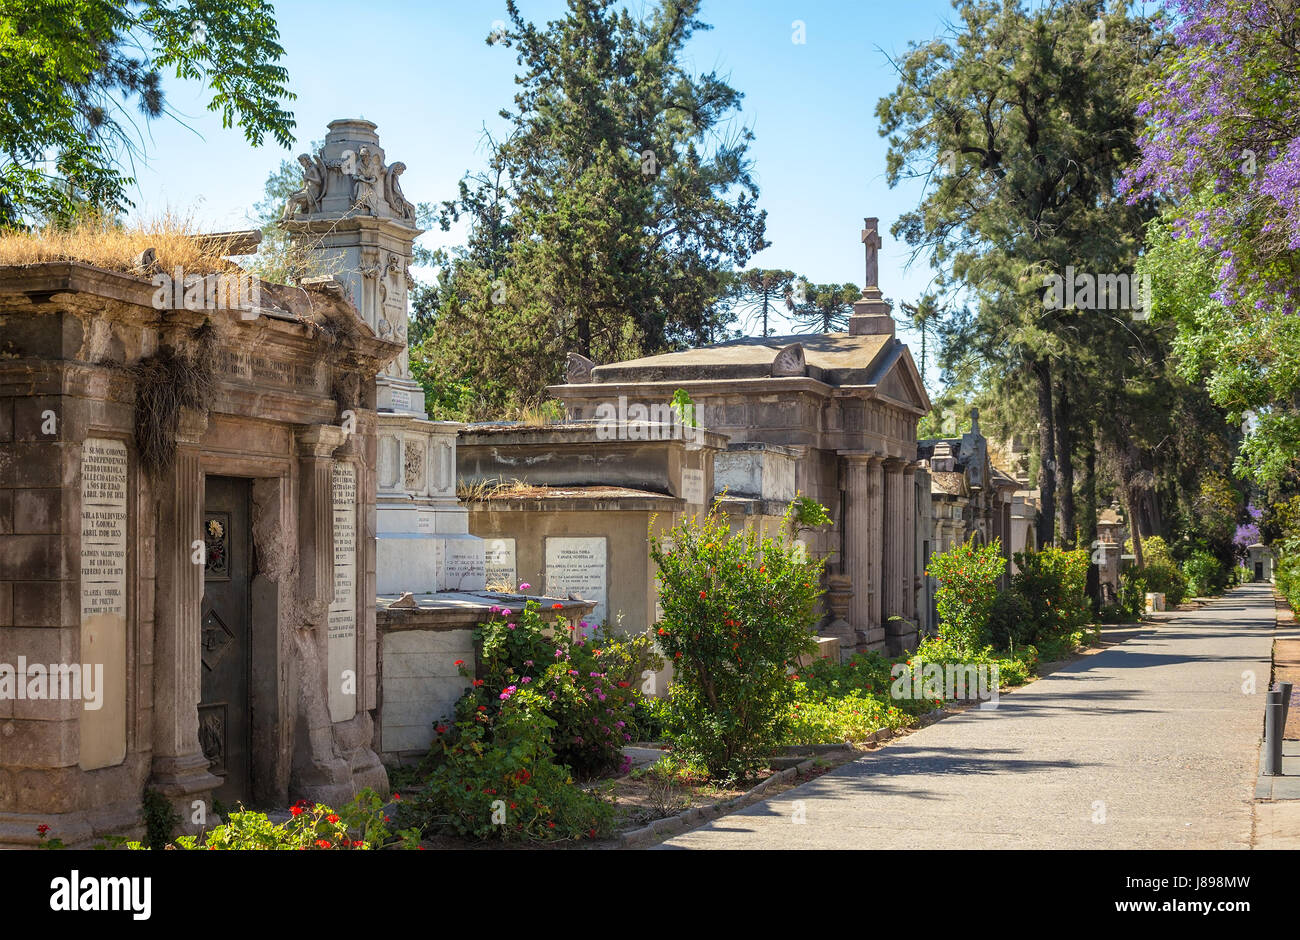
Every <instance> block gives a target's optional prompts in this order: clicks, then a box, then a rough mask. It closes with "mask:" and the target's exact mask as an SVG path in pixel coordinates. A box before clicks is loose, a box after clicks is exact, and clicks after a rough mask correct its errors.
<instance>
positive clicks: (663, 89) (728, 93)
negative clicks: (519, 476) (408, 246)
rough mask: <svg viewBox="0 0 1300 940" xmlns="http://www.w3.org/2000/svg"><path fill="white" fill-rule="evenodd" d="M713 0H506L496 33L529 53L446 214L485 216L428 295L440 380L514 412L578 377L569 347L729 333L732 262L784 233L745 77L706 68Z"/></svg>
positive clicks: (622, 348) (583, 349)
mask: <svg viewBox="0 0 1300 940" xmlns="http://www.w3.org/2000/svg"><path fill="white" fill-rule="evenodd" d="M699 8H700V0H664V2H662V3H659V4H656V5H654V6H653V7H652V8H650V9H649V11H648V12H646V13H645V14H644V15H642V14H640V13H635V12H632V11H631V10H629V9H627V8H626V5H624V4H621V3H618V2H617V0H570V2H569V3H568V8H567V10H566V11H565V12H564V13H563V14H562V15H560V16H557V17H555V18H554V19H552V20H550V21H549V22H547V23H546V24H545V25H544V26H538V25H535V24H533V23H530V22H528V21H526V20H525V19H524V18H523V16H522V15H521V14H520V12H519V9H518V6H517V5H516V3H515V2H514V0H509V2H508V3H507V4H506V10H507V20H508V24H507V26H506V27H505V28H504V29H503V30H501V31H500V32H499V34H498V35H496V36H495V37H494V38H493V39H492V43H493V44H497V43H499V44H501V45H504V46H505V47H506V48H507V49H509V50H510V52H511V54H512V57H514V58H516V60H517V62H518V64H519V75H518V78H517V83H518V86H519V87H518V91H517V94H516V95H515V99H514V102H513V106H512V107H510V108H508V109H507V110H506V111H504V112H503V114H504V115H505V117H506V119H507V120H508V121H509V122H510V131H509V134H508V135H507V136H506V137H505V138H504V139H502V140H499V141H497V140H492V139H489V140H488V145H489V156H488V160H487V165H486V167H485V168H484V169H483V170H481V171H480V172H478V173H476V174H475V175H473V176H469V177H466V179H465V180H463V181H462V184H461V186H460V191H459V194H458V195H457V197H456V198H455V199H452V200H450V201H448V202H446V203H444V204H443V205H442V207H441V211H440V212H439V213H438V215H437V217H436V218H430V219H429V221H430V222H434V223H435V224H441V225H442V226H443V227H444V229H447V228H449V227H450V225H451V224H452V223H453V222H454V221H456V220H457V219H459V218H462V217H468V219H469V222H470V233H469V239H468V243H467V244H466V245H464V246H463V247H460V248H457V249H455V250H453V251H452V252H451V253H450V255H449V257H447V258H446V264H445V265H444V266H443V271H442V274H441V277H440V280H439V283H438V285H437V286H436V287H434V288H432V289H431V290H430V291H428V292H427V293H424V294H422V295H420V296H419V297H418V298H417V301H418V306H419V308H420V309H418V310H417V317H416V319H417V321H425V320H427V321H429V322H431V323H432V329H431V331H430V332H429V334H428V337H427V339H426V340H425V342H424V343H423V344H422V345H421V346H420V347H419V348H417V349H415V350H413V352H412V358H413V359H419V360H423V362H424V369H425V375H426V376H427V377H428V380H429V381H430V383H431V384H433V385H434V386H440V385H452V386H455V387H457V388H465V387H468V388H472V389H474V390H475V392H474V394H475V407H476V408H481V409H483V410H485V411H488V410H492V409H495V410H497V411H498V412H499V411H501V410H504V409H505V408H507V407H509V406H510V405H517V404H518V403H519V402H520V401H526V400H530V399H534V398H537V397H539V396H540V395H541V394H542V392H543V390H544V388H545V387H546V385H548V384H550V383H553V382H556V381H558V380H560V378H561V376H562V370H563V368H564V363H565V353H566V352H569V351H574V352H577V353H580V354H582V355H584V356H587V357H588V358H590V359H593V360H595V361H597V362H610V361H617V360H620V359H627V358H633V357H635V356H637V355H640V354H641V353H642V352H645V351H658V350H661V349H663V348H665V347H671V346H678V345H682V344H687V343H702V342H710V341H713V340H716V339H721V338H725V337H724V335H722V334H724V333H725V327H726V324H727V322H728V321H729V320H730V319H731V317H732V313H731V310H730V308H729V307H728V305H726V304H725V303H724V301H725V299H726V297H727V295H728V294H729V292H730V290H731V280H730V273H731V270H732V268H733V267H734V266H735V265H740V264H744V263H745V262H746V261H747V260H748V259H749V257H750V256H751V255H752V254H754V253H755V252H757V251H760V250H762V249H763V248H764V247H766V245H767V242H766V240H765V239H764V236H763V233H764V229H765V225H766V218H765V214H764V213H763V212H761V211H759V210H758V208H757V205H756V201H757V197H758V187H757V185H756V184H755V181H754V178H753V175H752V173H751V168H750V160H749V154H748V151H749V143H750V141H751V139H752V135H751V133H750V131H749V130H748V129H747V128H744V127H739V126H736V125H734V124H733V123H732V122H733V120H734V117H735V114H736V112H737V111H738V110H739V106H740V100H741V95H740V93H739V92H738V91H736V90H735V89H734V88H732V87H731V86H730V85H728V84H727V83H726V82H725V81H724V80H723V79H722V78H721V77H720V76H718V75H717V74H716V73H712V72H710V73H708V74H703V75H697V74H694V73H693V72H692V71H691V69H690V67H689V58H688V54H687V51H686V50H687V46H688V43H689V41H690V39H691V37H692V35H694V34H695V33H696V32H699V31H702V30H705V29H707V28H708V26H707V24H705V23H703V22H702V21H701V20H700V19H699V18H698V12H699ZM728 127H730V129H729V131H727V132H724V131H723V129H724V128H728ZM434 398H435V399H436V398H437V396H434Z"/></svg>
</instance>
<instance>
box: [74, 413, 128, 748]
mask: <svg viewBox="0 0 1300 940" xmlns="http://www.w3.org/2000/svg"><path fill="white" fill-rule="evenodd" d="M126 488H127V456H126V445H125V444H124V443H123V442H122V441H115V440H109V439H106V438H88V439H87V440H86V442H85V443H84V444H83V445H82V447H81V663H82V664H84V665H85V666H89V667H90V668H89V670H87V669H84V668H83V669H82V674H83V677H84V676H86V675H87V674H88V675H89V676H90V677H92V681H93V677H94V676H95V674H96V672H97V670H98V668H99V667H101V666H102V668H103V672H102V676H103V680H102V684H101V687H100V688H98V689H95V690H94V695H96V696H98V697H99V707H98V708H84V707H83V708H82V710H81V755H80V761H79V763H80V765H81V767H82V768H83V769H85V770H94V769H96V768H98V767H112V766H114V765H116V764H120V763H122V761H123V760H124V759H125V758H126V538H127V517H126V512H127V508H126ZM69 665H71V664H69ZM87 691H88V690H86V689H84V688H83V689H82V700H83V702H87V703H88V702H89V701H90V700H91V698H92V696H88V695H87Z"/></svg>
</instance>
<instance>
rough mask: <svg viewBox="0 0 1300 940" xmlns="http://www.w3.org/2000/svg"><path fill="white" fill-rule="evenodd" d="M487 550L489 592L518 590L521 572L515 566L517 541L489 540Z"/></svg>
mask: <svg viewBox="0 0 1300 940" xmlns="http://www.w3.org/2000/svg"><path fill="white" fill-rule="evenodd" d="M485 549H486V553H487V585H488V590H503V591H514V590H517V589H518V588H519V570H518V568H517V567H516V565H515V540H514V539H487V540H486V544H485Z"/></svg>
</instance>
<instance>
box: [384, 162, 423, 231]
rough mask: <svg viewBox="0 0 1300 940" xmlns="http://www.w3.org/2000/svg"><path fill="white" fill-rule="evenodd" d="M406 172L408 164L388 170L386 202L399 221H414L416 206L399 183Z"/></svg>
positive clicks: (399, 164)
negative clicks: (399, 178)
mask: <svg viewBox="0 0 1300 940" xmlns="http://www.w3.org/2000/svg"><path fill="white" fill-rule="evenodd" d="M405 172H406V164H405V163H401V162H398V163H394V164H393V165H392V166H390V167H389V168H388V175H387V176H385V177H384V200H385V201H386V202H387V203H388V204H389V205H390V206H392V208H393V211H394V212H396V213H397V217H398V218H399V219H406V220H408V221H413V220H414V219H415V205H414V204H413V203H411V202H409V201H408V200H407V198H406V194H405V193H403V192H402V184H401V183H400V182H399V181H398V177H400V176H401V175H402V174H403V173H405Z"/></svg>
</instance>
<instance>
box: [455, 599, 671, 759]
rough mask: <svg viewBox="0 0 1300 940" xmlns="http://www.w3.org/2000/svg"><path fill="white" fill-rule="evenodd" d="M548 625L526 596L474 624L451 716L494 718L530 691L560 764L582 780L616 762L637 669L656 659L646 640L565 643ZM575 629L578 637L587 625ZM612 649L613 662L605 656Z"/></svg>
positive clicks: (636, 696)
mask: <svg viewBox="0 0 1300 940" xmlns="http://www.w3.org/2000/svg"><path fill="white" fill-rule="evenodd" d="M551 626H553V625H550V624H548V623H547V621H545V620H544V619H543V618H542V615H541V607H540V605H539V604H538V603H537V601H533V600H530V601H527V602H526V603H525V604H524V607H523V608H522V609H519V610H511V609H509V608H503V609H501V612H500V614H499V616H498V617H496V618H494V619H492V620H491V621H489V622H488V623H487V624H485V625H484V626H482V627H480V628H479V629H478V630H477V631H476V638H477V641H478V643H479V645H480V649H481V652H480V654H479V659H478V672H477V676H470V675H469V672H468V670H466V669H465V668H464V667H462V668H461V672H462V674H463V675H466V676H467V677H470V678H471V679H472V680H473V685H472V686H471V687H470V688H469V690H467V691H466V693H465V695H464V697H463V698H462V699H461V700H460V702H458V703H457V715H458V716H459V718H460V720H461V721H462V722H463V721H464V720H466V719H473V718H475V716H476V714H477V713H478V711H479V708H480V706H482V708H483V711H484V712H485V713H486V714H487V715H488V716H489V717H490V718H495V717H496V716H497V715H498V714H499V713H501V712H503V711H508V710H510V709H511V708H513V705H512V702H513V698H514V696H515V695H516V694H517V693H519V692H522V691H531V692H535V693H537V695H539V696H541V697H542V702H543V709H544V711H545V712H546V714H547V716H548V717H549V718H550V719H551V721H552V722H554V732H553V734H552V738H551V741H552V745H553V747H554V750H555V755H556V759H557V760H558V761H559V762H560V763H561V764H565V765H567V766H568V767H569V768H570V769H571V770H572V771H573V772H574V773H575V774H578V775H579V776H582V777H591V776H596V775H599V774H602V773H605V772H608V771H610V770H614V769H616V768H617V767H618V766H619V765H620V764H621V763H622V753H621V750H620V749H621V748H622V746H623V744H624V743H625V742H627V741H630V740H631V739H632V736H631V732H630V731H629V730H628V725H629V724H631V723H633V722H634V721H635V714H636V712H637V709H638V707H639V705H640V703H641V702H642V701H643V700H644V696H643V695H642V693H641V690H640V688H639V683H640V676H641V673H642V672H644V671H645V670H646V669H652V668H654V667H655V665H656V663H661V662H662V661H661V660H658V658H657V657H656V656H655V654H654V650H653V645H652V644H651V642H650V640H649V638H648V637H639V638H622V639H620V638H616V637H612V636H609V635H608V634H605V633H599V634H598V635H597V636H595V637H587V636H580V637H578V638H577V639H576V640H571V639H570V638H569V637H568V636H567V635H566V631H565V630H564V629H563V627H562V626H561V628H560V629H559V630H557V631H556V634H555V635H554V636H548V635H547V634H546V631H547V630H548V628H549V627H551ZM582 626H583V632H584V634H585V633H586V623H585V622H584V623H583V625H582ZM611 647H612V649H613V652H612V656H613V659H612V660H607V659H606V658H605V657H606V654H607V653H610V651H611ZM611 661H612V662H613V663H614V666H615V669H614V670H613V671H611V670H610V669H609V668H608V663H609V662H611ZM638 667H639V668H638ZM634 670H635V672H634Z"/></svg>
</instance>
